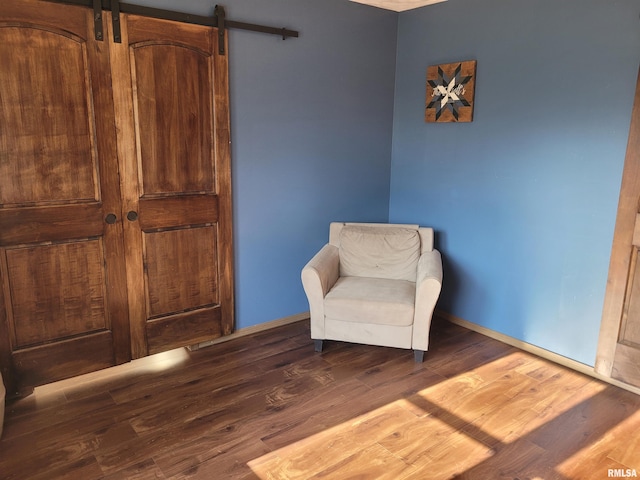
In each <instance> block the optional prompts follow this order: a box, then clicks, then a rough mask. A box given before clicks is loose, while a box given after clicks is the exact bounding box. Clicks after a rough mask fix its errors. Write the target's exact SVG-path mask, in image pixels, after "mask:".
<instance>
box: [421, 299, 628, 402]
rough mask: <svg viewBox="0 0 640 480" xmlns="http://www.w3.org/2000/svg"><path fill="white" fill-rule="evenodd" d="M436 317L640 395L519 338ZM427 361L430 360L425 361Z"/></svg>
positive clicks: (447, 315)
mask: <svg viewBox="0 0 640 480" xmlns="http://www.w3.org/2000/svg"><path fill="white" fill-rule="evenodd" d="M434 315H437V316H438V317H440V318H443V319H445V320H447V321H449V322H451V323H455V324H456V325H460V326H461V327H464V328H467V329H469V330H473V331H474V332H477V333H480V334H482V335H484V336H486V337H489V338H493V339H494V340H498V341H499V342H502V343H506V344H507V345H511V346H512V347H516V348H519V349H520V350H523V351H525V352H528V353H532V354H533V355H537V356H538V357H541V358H544V359H545V360H549V361H551V362H554V363H557V364H559V365H562V366H563V367H567V368H570V369H572V370H575V371H577V372H580V373H583V374H585V375H588V376H590V377H593V378H596V379H598V380H601V381H603V382H606V383H609V384H611V385H615V386H616V387H619V388H622V389H624V390H628V391H630V392H632V393H635V394H637V395H640V388H638V387H634V386H633V385H629V384H627V383H624V382H621V381H619V380H616V379H615V378H611V377H605V376H604V375H600V374H599V373H597V372H596V371H595V370H594V369H593V367H591V366H589V365H585V364H584V363H581V362H578V361H576V360H572V359H571V358H567V357H563V356H562V355H560V354H558V353H554V352H552V351H550V350H545V349H544V348H540V347H537V346H535V345H533V344H531V343H527V342H523V341H522V340H518V339H517V338H513V337H510V336H508V335H505V334H503V333H500V332H496V331H495V330H490V329H488V328H486V327H482V326H480V325H477V324H475V323H472V322H469V321H468V320H464V319H462V318H459V317H456V316H455V315H451V314H450V313H447V312H443V311H442V310H437V311H436V312H435V313H434ZM425 361H428V360H426V359H425Z"/></svg>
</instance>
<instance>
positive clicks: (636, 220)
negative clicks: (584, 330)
mask: <svg viewBox="0 0 640 480" xmlns="http://www.w3.org/2000/svg"><path fill="white" fill-rule="evenodd" d="M596 371H597V372H598V373H601V374H603V375H606V376H610V377H612V378H615V379H617V380H621V381H623V382H625V383H628V384H630V385H635V386H637V387H640V73H639V75H638V83H637V85H636V94H635V101H634V106H633V113H632V118H631V129H630V131H629V142H628V145H627V154H626V158H625V164H624V170H623V178H622V187H621V190H620V200H619V203H618V215H617V219H616V227H615V232H614V237H613V248H612V252H611V262H610V266H609V278H608V282H607V291H606V295H605V303H604V311H603V317H602V326H601V329H600V339H599V343H598V356H597V359H596Z"/></svg>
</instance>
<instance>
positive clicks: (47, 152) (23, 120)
mask: <svg viewBox="0 0 640 480" xmlns="http://www.w3.org/2000/svg"><path fill="white" fill-rule="evenodd" d="M105 27H106V25H105ZM109 56H110V55H109V44H108V43H107V42H97V41H95V40H94V32H93V18H92V13H91V11H90V10H89V9H87V8H80V7H72V6H64V5H57V4H51V3H44V2H35V1H26V0H21V1H18V0H16V1H9V2H7V1H3V2H0V365H1V366H2V374H3V376H4V378H5V382H6V383H7V386H8V388H9V391H10V392H11V391H16V390H18V389H25V388H28V387H30V386H34V385H38V384H42V383H45V382H50V381H53V380H57V379H61V378H66V377H69V376H72V375H78V374H81V373H85V372H89V371H92V370H96V369H99V368H104V367H107V366H111V365H114V364H117V363H122V362H125V361H127V360H129V359H130V348H129V343H130V342H129V337H130V335H129V323H128V310H127V293H126V276H125V263H124V258H125V256H124V245H123V242H122V238H123V236H122V223H121V222H120V221H118V220H119V218H118V217H119V216H120V205H121V195H120V188H119V179H118V169H117V167H116V168H114V160H115V159H116V136H115V129H114V109H113V97H112V94H111V76H110V62H109ZM110 214H112V215H115V222H114V223H109V222H107V221H105V219H107V217H108V216H109V215H110ZM111 218H113V217H110V218H109V220H110V219H111Z"/></svg>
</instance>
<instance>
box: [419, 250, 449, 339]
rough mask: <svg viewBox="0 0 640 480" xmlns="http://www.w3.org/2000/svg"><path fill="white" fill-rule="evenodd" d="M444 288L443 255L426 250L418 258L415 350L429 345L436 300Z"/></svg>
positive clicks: (436, 251)
mask: <svg viewBox="0 0 640 480" xmlns="http://www.w3.org/2000/svg"><path fill="white" fill-rule="evenodd" d="M441 289H442V257H441V255H440V252H439V251H438V250H431V251H430V252H424V253H423V254H422V255H421V256H420V259H419V260H418V273H417V278H416V306H415V313H414V317H413V339H412V347H413V349H414V350H424V351H426V350H427V349H428V347H429V329H430V328H431V318H432V316H433V311H434V310H435V308H436V302H437V301H438V297H439V296H440V290H441Z"/></svg>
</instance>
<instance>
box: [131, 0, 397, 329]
mask: <svg viewBox="0 0 640 480" xmlns="http://www.w3.org/2000/svg"><path fill="white" fill-rule="evenodd" d="M131 3H136V4H139V5H147V6H153V7H156V8H164V9H169V10H177V11H182V12H186V13H193V14H198V15H211V14H212V11H213V5H214V4H215V3H216V2H211V1H210V0H181V1H179V2H178V1H177V0H132V2H131ZM219 3H220V4H221V5H224V7H225V9H226V14H227V18H228V19H230V20H237V21H244V22H251V23H258V24H264V25H270V26H274V27H287V28H290V29H295V30H299V31H300V37H299V38H293V39H287V40H286V41H283V40H282V38H281V37H277V36H269V35H264V34H259V33H253V32H246V31H239V30H230V31H229V55H230V56H229V77H230V78H229V80H230V95H231V140H232V162H233V164H232V166H233V171H232V175H233V188H234V193H233V201H234V222H235V228H234V234H235V275H236V328H244V327H248V326H251V325H255V324H258V323H263V322H266V321H270V320H274V319H278V318H282V317H286V316H289V315H293V314H297V313H300V312H305V311H307V310H308V309H309V305H308V303H307V300H306V297H305V296H304V292H303V290H302V284H301V282H300V271H301V269H302V267H303V266H304V264H305V263H306V262H307V261H308V260H309V259H310V258H311V257H312V256H313V254H314V253H315V252H316V251H317V250H318V249H319V248H320V247H321V246H322V245H323V244H324V243H325V242H326V241H327V238H328V228H329V222H330V221H333V220H366V221H382V222H384V221H387V219H388V209H389V171H390V162H391V139H392V130H393V129H392V124H393V101H394V76H395V56H396V37H397V35H396V28H397V20H398V15H397V14H396V13H394V12H388V11H383V10H379V9H374V8H369V7H366V6H363V5H360V4H356V3H351V2H348V1H346V0H268V1H266V0H227V1H221V2H219Z"/></svg>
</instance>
